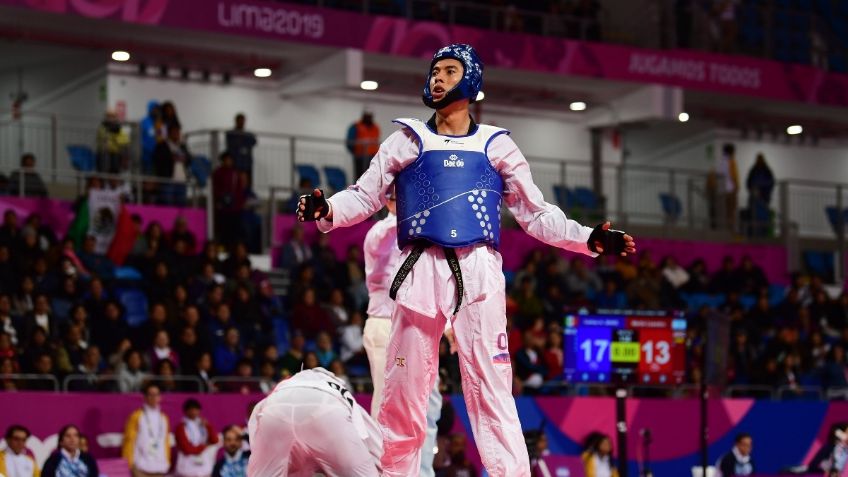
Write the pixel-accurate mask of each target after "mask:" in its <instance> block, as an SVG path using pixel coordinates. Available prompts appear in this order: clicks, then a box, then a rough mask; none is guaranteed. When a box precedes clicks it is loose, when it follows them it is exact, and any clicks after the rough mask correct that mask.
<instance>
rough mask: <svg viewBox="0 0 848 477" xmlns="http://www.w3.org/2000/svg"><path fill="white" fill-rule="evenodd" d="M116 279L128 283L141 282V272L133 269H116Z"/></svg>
mask: <svg viewBox="0 0 848 477" xmlns="http://www.w3.org/2000/svg"><path fill="white" fill-rule="evenodd" d="M115 279H116V280H126V281H141V279H142V276H141V272H140V271H138V269H136V268H133V267H115Z"/></svg>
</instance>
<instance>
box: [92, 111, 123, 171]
mask: <svg viewBox="0 0 848 477" xmlns="http://www.w3.org/2000/svg"><path fill="white" fill-rule="evenodd" d="M129 144H130V137H129V135H128V134H127V133H126V132H125V131H124V130H123V126H122V125H121V120H120V119H119V118H118V113H116V112H115V111H113V110H111V109H110V110H107V111H106V114H105V115H104V116H103V122H101V123H100V127H98V128H97V171H98V172H106V173H109V174H118V173H120V172H121V171H124V170H126V169H127V166H128V165H129V156H128V151H127V146H129Z"/></svg>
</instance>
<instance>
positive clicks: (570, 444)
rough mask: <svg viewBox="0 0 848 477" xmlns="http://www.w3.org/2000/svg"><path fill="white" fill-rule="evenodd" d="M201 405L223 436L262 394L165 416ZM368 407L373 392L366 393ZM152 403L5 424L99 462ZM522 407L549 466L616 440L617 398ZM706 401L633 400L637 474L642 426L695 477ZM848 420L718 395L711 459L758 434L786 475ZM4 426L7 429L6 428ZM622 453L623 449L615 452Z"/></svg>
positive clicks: (17, 414) (29, 400)
mask: <svg viewBox="0 0 848 477" xmlns="http://www.w3.org/2000/svg"><path fill="white" fill-rule="evenodd" d="M189 397H193V398H196V399H198V400H199V401H200V403H201V406H202V407H203V416H204V417H205V418H207V419H208V420H209V422H210V423H211V424H212V425H213V427H214V428H215V429H216V430H217V431H220V430H221V429H222V428H223V427H224V426H227V425H230V424H236V425H244V423H245V422H246V420H247V410H248V406H249V405H250V404H251V403H254V402H257V401H259V400H260V399H261V398H262V396H261V395H240V394H203V395H189V394H165V395H163V401H162V410H163V411H164V412H165V414H167V415H168V417H169V418H170V419H171V422H172V423H177V422H179V420H180V418H181V416H182V412H181V406H182V403H183V401H184V400H185V399H187V398H189ZM356 399H357V401H358V402H359V403H360V404H361V405H362V406H364V407H365V408H366V409H368V408H369V407H370V399H371V396H370V395H357V396H356ZM446 402H448V403H450V405H451V406H452V407H453V408H454V411H455V416H456V419H455V421H454V427H453V428H452V429H451V432H452V433H456V432H459V433H464V434H466V435H468V440H467V442H468V446H467V447H466V455H467V457H468V458H469V460H470V462H471V463H472V464H474V465H476V466H477V468H478V469H479V468H480V456H479V455H478V454H477V451H476V447H475V444H474V440H473V437H472V435H471V424H470V422H469V420H468V413H467V411H466V407H465V402H464V400H463V397H462V396H451V397H450V398H449V399H447V400H446ZM141 405H142V396H141V394H98V395H97V396H96V397H95V396H93V395H91V394H85V393H61V394H60V393H37V392H21V393H0V422H2V423H4V426H8V425H11V424H23V425H25V426H27V427H28V428H29V429H30V431H31V432H32V434H33V437H32V438H31V439H30V441H29V442H28V444H29V446H30V449H31V450H32V451H33V453H34V454H35V456H36V458H37V460H38V461H39V462H43V461H44V459H46V458H47V456H48V455H49V454H50V452H52V451H53V450H54V449H55V448H56V434H57V433H58V430H59V429H60V428H61V427H62V426H64V425H65V424H76V425H77V426H79V427H80V429H81V430H82V432H83V433H84V434H86V435H87V436H88V437H89V442H90V445H91V450H92V452H93V454H94V455H95V456H96V457H98V458H114V457H118V456H119V455H120V444H121V439H122V432H123V426H124V424H125V422H126V419H127V417H128V416H129V415H130V413H132V412H133V411H134V410H135V409H137V408H138V407H139V406H141ZM516 407H517V409H518V414H519V417H520V419H521V423H522V426H523V427H524V429H527V430H530V429H533V430H535V429H542V430H544V432H545V434H546V436H547V441H548V451H549V454H550V455H552V456H565V457H563V458H560V457H554V458H551V459H549V460H547V463H548V464H549V467H553V468H555V469H559V468H570V470H571V471H572V472H573V473H572V474H570V475H573V476H578V475H580V473H579V468H574V466H577V465H579V464H578V462H579V458H577V456H579V455H580V453H581V452H582V451H583V446H582V444H583V441H584V440H585V438H586V436H588V435H589V434H590V433H592V432H602V433H606V434H608V435H613V434H614V432H615V422H616V419H615V401H614V399H613V398H603V397H601V398H597V397H593V398H590V397H572V398H563V397H539V398H531V397H520V398H517V399H516ZM698 409H699V403H698V400H696V399H677V400H666V399H629V400H628V402H627V428H628V429H630V431H631V432H629V434H628V442H627V445H628V449H629V450H630V454H629V455H631V456H633V458H634V459H633V460H631V461H630V466H631V469H633V470H634V472H632V473H633V475H637V474H636V472H635V469H636V466H637V461H636V460H635V459H636V456H640V455H642V454H641V452H638V451H639V450H640V449H641V447H640V446H641V445H642V444H641V439H640V437H639V433H640V430H642V429H650V430H651V434H652V436H653V438H654V439H653V445H652V446H651V450H650V452H651V459H652V461H651V468H652V469H653V471H654V474H655V475H674V476H678V475H691V472H690V469H691V467H692V466H693V465H695V464H696V463H697V462H698V461H699V456H700V453H699V433H698V430H697V424H696V423H697V421H698V415H699V414H698ZM844 420H848V403H844V402H832V403H828V402H820V401H785V402H777V401H755V400H751V399H714V400H710V401H709V426H710V436H709V456H710V461H711V462H714V461H715V460H716V459H717V458H718V456H719V455H721V454H723V453H725V452H728V451H729V450H730V448H731V447H732V446H733V441H734V438H735V436H736V435H737V434H738V433H740V432H747V433H750V434H751V435H752V436H753V440H754V454H753V455H754V459H755V461H756V462H757V467H758V468H757V471H758V472H759V473H763V474H772V475H774V474H777V473H778V472H779V471H780V470H781V469H783V468H785V467H788V466H794V465H798V464H801V463H806V462H808V461H809V460H810V459H811V458H812V456H813V454H814V453H815V452H816V451H817V450H818V448H819V447H820V446H821V444H822V443H823V442H825V441H826V440H827V433H828V429H829V428H830V426H831V425H832V424H834V423H836V422H839V421H844ZM2 430H3V429H0V431H2ZM614 452H615V449H614Z"/></svg>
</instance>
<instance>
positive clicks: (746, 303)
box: [739, 295, 757, 311]
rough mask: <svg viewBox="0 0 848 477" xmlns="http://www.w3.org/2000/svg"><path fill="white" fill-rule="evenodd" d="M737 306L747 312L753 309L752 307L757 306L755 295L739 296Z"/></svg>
mask: <svg viewBox="0 0 848 477" xmlns="http://www.w3.org/2000/svg"><path fill="white" fill-rule="evenodd" d="M739 304H741V305H742V308H743V309H744V310H745V311H747V310H750V309H751V308H753V306H754V305H756V304H757V296H756V295H741V296H740V297H739Z"/></svg>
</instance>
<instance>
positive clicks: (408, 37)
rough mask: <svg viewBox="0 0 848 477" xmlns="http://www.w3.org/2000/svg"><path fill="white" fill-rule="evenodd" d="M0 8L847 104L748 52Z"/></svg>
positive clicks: (378, 23) (156, 7)
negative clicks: (454, 51)
mask: <svg viewBox="0 0 848 477" xmlns="http://www.w3.org/2000/svg"><path fill="white" fill-rule="evenodd" d="M0 5H10V6H15V7H20V8H27V9H31V10H39V11H44V12H50V13H56V14H65V15H76V16H83V17H88V18H97V19H110V20H115V21H122V22H129V23H139V24H147V25H161V26H168V27H174V28H186V29H192V30H200V31H207V32H217V33H225V34H234V35H242V36H250V37H256V38H265V39H277V40H284V41H295V42H302V43H311V44H318V45H327V46H334V47H340V48H356V49H361V50H364V51H368V52H373V53H384V54H391V55H397V56H407V57H415V58H422V59H429V57H430V55H432V53H433V51H434V49H435V48H437V47H439V46H442V45H445V44H447V43H449V42H466V43H471V44H473V45H475V46H476V47H477V48H478V49H479V51H480V54H481V56H482V58H483V61H484V62H485V63H486V65H487V66H494V67H499V68H510V69H520V70H530V71H540V72H548V73H557V74H562V75H576V76H585V77H591V78H603V79H609V80H622V81H634V82H640V83H657V84H664V85H669V86H679V87H682V88H693V89H701V90H707V91H714V92H718V93H730V94H743V95H749V96H758V97H763V98H771V99H779V100H785V101H800V102H805V103H814V104H822V105H830V106H848V75H844V74H838V73H829V72H826V71H823V70H820V69H817V68H813V67H810V66H804V65H796V64H788V63H780V62H777V61H771V60H761V59H757V58H750V57H749V58H745V57H741V56H730V55H719V54H712V53H705V52H699V51H691V50H649V49H641V48H634V47H628V46H621V45H611V44H603V43H591V42H583V41H577V40H566V39H562V38H552V37H541V36H537V35H528V34H519V33H502V32H496V31H489V30H482V29H477V28H469V27H463V26H449V25H443V24H439V23H435V22H427V21H410V20H406V19H404V18H395V17H382V16H376V15H361V14H357V13H352V12H343V11H337V10H331V9H324V8H317V7H309V6H304V5H289V4H285V3H279V2H270V1H262V0H217V1H211V0H210V1H186V0H113V1H110V2H94V1H82V0H0Z"/></svg>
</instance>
